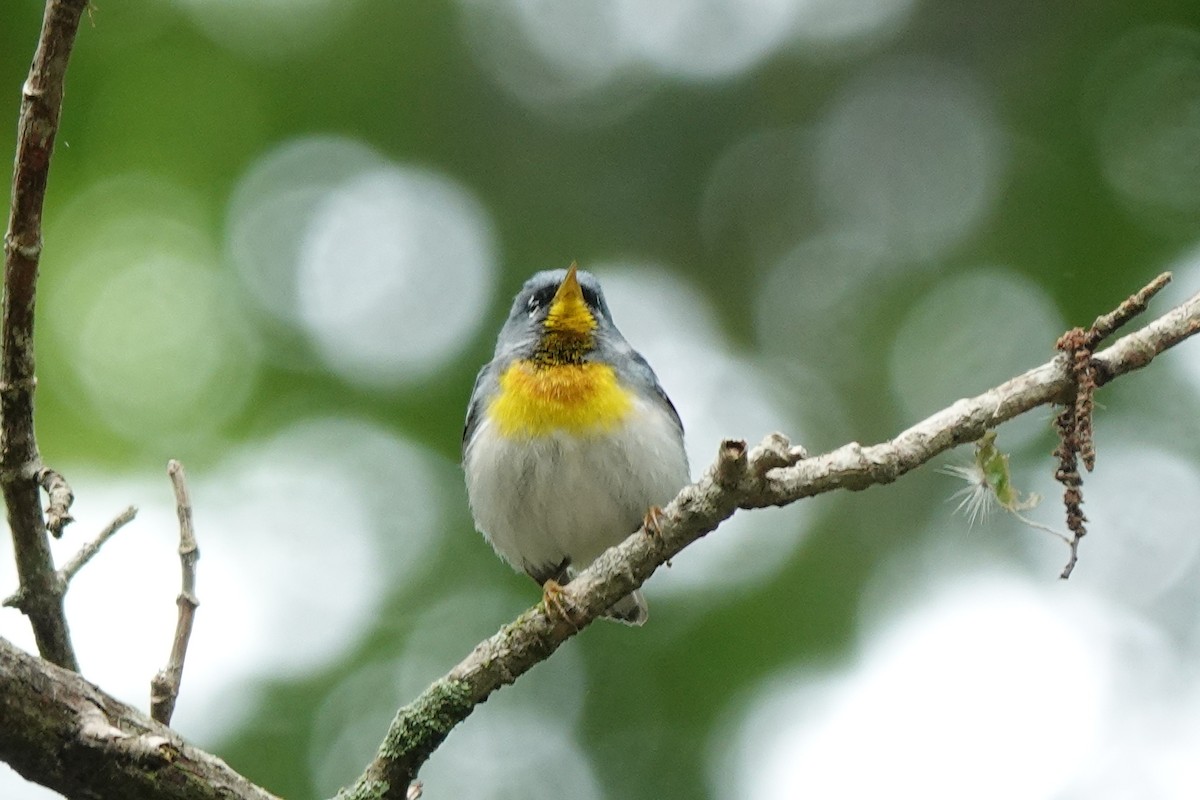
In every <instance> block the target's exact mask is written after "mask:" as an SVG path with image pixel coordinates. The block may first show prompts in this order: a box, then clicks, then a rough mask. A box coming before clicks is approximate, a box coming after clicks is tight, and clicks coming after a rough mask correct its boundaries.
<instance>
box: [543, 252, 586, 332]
mask: <svg viewBox="0 0 1200 800" xmlns="http://www.w3.org/2000/svg"><path fill="white" fill-rule="evenodd" d="M578 269H579V268H578V266H577V265H576V264H575V263H574V262H571V267H570V269H568V270H567V277H565V278H563V282H562V283H561V284H559V286H558V291H557V292H555V293H554V299H553V300H551V301H550V312H549V313H548V314H547V315H546V330H548V331H550V332H552V333H566V334H570V333H574V334H587V333H590V332H592V331H593V330H595V328H596V319H595V317H593V316H592V312H591V310H590V309H589V308H588V307H587V303H585V302H584V300H583V289H582V288H580V286H579V277H578V276H577V275H576V274H575V273H576V272H577V271H578Z"/></svg>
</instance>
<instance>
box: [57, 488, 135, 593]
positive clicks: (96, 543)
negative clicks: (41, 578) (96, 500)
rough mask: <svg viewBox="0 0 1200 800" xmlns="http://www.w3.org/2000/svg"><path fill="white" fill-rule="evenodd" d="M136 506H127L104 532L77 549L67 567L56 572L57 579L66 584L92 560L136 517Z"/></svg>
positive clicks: (105, 527) (106, 526)
mask: <svg viewBox="0 0 1200 800" xmlns="http://www.w3.org/2000/svg"><path fill="white" fill-rule="evenodd" d="M137 512H138V510H137V506H129V507H128V508H126V509H125V510H124V511H122V512H121V513H120V514H117V516H115V517H114V518H113V521H112V522H110V523H108V524H107V525H105V526H104V530H102V531H100V533H99V534H97V535H96V538H95V539H92V540H91V541H90V542H88V543H87V544H85V545H84V546H83V547H81V548H79V552H78V553H76V554H75V556H74V557H73V558H72V559H71V560H70V561H68V562H67V565H66V566H65V567H63V568H62V569H60V570H59V571H58V575H59V579H60V580H61V581H62V582H63V583H64V584H68V583H70V582H71V579H72V578H74V577H75V574H76V573H77V572H79V570H81V569H83V565H84V564H86V563H87V562H89V561H91V560H92V557H93V556H95V555H96V553H99V552H100V548H101V547H103V546H104V543H105V542H107V541H108V540H109V539H111V538H112V536H113V534H114V533H116V532H117V531H119V530H121V528H123V527H125V526H126V525H128V524H129V523H130V522H132V521H133V518H134V517H136V516H137Z"/></svg>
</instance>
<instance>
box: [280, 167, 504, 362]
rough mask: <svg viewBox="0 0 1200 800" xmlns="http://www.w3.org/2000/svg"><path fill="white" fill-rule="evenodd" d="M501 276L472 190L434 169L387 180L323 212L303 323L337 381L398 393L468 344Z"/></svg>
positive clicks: (354, 184)
mask: <svg viewBox="0 0 1200 800" xmlns="http://www.w3.org/2000/svg"><path fill="white" fill-rule="evenodd" d="M495 269H496V265H495V243H494V241H493V238H492V231H491V224H490V221H489V219H488V216H487V213H486V212H485V211H484V209H483V207H482V206H480V205H479V203H478V202H476V201H475V199H474V198H473V197H472V196H471V195H470V194H468V193H467V192H466V191H465V190H464V189H463V188H461V187H460V186H458V185H457V184H455V183H454V182H452V181H450V180H449V179H447V178H445V177H443V176H441V175H438V174H435V173H432V172H427V171H424V170H419V169H413V168H398V167H396V168H390V169H382V170H378V171H376V172H372V173H369V174H367V175H363V176H362V177H359V178H357V179H353V180H351V181H349V182H348V183H346V184H344V185H342V186H339V187H338V188H337V189H334V190H333V191H332V192H330V193H329V194H328V195H326V197H325V198H324V200H323V201H322V202H321V204H320V205H319V206H318V207H317V210H316V213H315V215H314V218H313V219H312V222H311V225H310V227H309V229H308V231H307V234H306V236H305V239H304V246H303V249H302V251H301V254H300V264H299V266H298V281H299V287H298V288H299V297H298V300H299V311H300V319H301V321H302V323H303V325H304V326H305V327H306V328H307V330H308V331H309V333H310V335H311V336H312V338H313V340H314V342H315V344H316V346H317V349H318V352H319V353H320V354H321V356H322V357H323V358H324V360H325V362H326V364H327V365H328V366H329V368H330V369H332V370H333V371H334V372H337V373H339V374H341V375H342V376H344V377H346V378H347V379H349V380H353V381H356V382H362V383H365V384H374V385H385V386H386V385H394V384H396V383H399V382H402V381H404V380H406V379H414V378H421V377H425V376H426V375H428V374H429V373H431V372H433V371H435V370H437V369H438V368H440V367H441V366H442V364H443V363H444V362H445V361H446V360H447V359H449V358H451V357H452V356H454V355H456V354H457V353H458V351H459V350H461V349H462V348H463V347H464V346H465V345H466V343H467V340H468V339H469V337H470V336H471V335H473V334H474V333H475V330H476V328H477V327H478V325H479V322H480V320H481V319H482V317H483V313H482V312H483V309H484V307H485V306H486V305H487V303H488V301H489V300H490V299H491V296H492V289H493V283H494V280H495Z"/></svg>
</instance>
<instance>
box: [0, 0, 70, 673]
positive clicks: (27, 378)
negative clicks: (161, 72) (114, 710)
mask: <svg viewBox="0 0 1200 800" xmlns="http://www.w3.org/2000/svg"><path fill="white" fill-rule="evenodd" d="M86 5H87V0H49V2H47V3H46V14H45V17H44V18H43V20H42V31H41V35H40V37H39V38H38V45H37V50H36V52H35V53H34V56H33V65H32V66H31V67H30V69H29V77H28V79H26V81H25V85H24V87H23V89H22V97H21V115H20V120H19V122H18V123H17V155H16V163H15V166H14V169H13V181H12V208H11V211H10V214H9V220H8V232H7V233H6V234H5V236H4V310H3V319H2V321H0V347H2V350H3V352H2V353H0V417H2V419H3V424H2V425H0V489H2V490H3V493H4V502H5V504H6V506H7V507H8V526H9V529H10V530H11V531H12V537H13V549H14V550H15V551H16V557H17V574H18V575H19V576H20V580H21V586H20V589H19V591H18V594H19V596H20V598H21V603H20V606H19V607H20V609H21V610H22V611H23V612H24V613H25V614H26V615H27V616H28V617H29V621H30V624H31V625H32V626H33V633H34V638H35V639H36V641H37V646H38V651H39V652H40V653H41V654H42V655H43V656H44V657H45V658H47V659H48V660H50V661H52V662H54V663H55V664H58V665H60V666H63V667H66V668H68V669H72V670H78V669H79V664H78V662H77V661H76V659H75V650H74V648H73V647H72V646H71V636H70V633H69V631H68V629H67V619H66V616H65V615H64V614H63V602H62V600H63V592H64V591H65V586H64V585H63V584H62V582H61V581H59V580H58V577H57V573H56V572H55V570H54V561H53V559H52V558H51V555H50V544H49V541H48V539H47V536H46V521H45V519H44V517H43V516H42V505H41V496H40V493H39V489H40V487H39V482H38V479H39V475H40V474H41V470H42V463H41V457H40V455H39V454H38V448H37V439H36V438H35V435H34V427H33V391H34V386H35V385H36V380H35V378H34V359H33V320H34V304H35V299H36V287H37V272H38V262H39V260H40V258H41V254H42V205H43V201H44V200H45V196H46V181H47V178H48V175H49V170H50V155H51V153H52V152H53V150H54V136H55V134H56V133H57V131H58V117H59V112H60V110H61V108H62V95H63V79H64V76H65V75H66V71H67V61H68V59H69V58H70V55H71V47H72V45H73V44H74V42H75V32H76V30H77V29H78V28H79V17H80V15H81V14H82V13H83V9H84V7H85V6H86ZM62 485H63V486H65V485H66V484H65V483H63V484H62ZM63 499H64V497H63V495H62V494H61V493H60V494H58V495H57V497H52V500H51V502H52V507H55V508H56V509H60V510H61V511H62V513H64V514H65V511H66V509H65V507H62V500H63ZM56 500H57V501H58V505H55V501H56ZM58 519H59V518H58V517H57V516H56V525H57V529H58V530H59V531H61V529H62V524H65V520H63V521H61V522H57V520H58Z"/></svg>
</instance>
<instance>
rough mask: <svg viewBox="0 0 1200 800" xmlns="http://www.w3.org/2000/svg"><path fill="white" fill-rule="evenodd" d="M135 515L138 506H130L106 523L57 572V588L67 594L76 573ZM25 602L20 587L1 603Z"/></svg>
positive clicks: (16, 603)
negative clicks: (94, 536) (93, 537)
mask: <svg viewBox="0 0 1200 800" xmlns="http://www.w3.org/2000/svg"><path fill="white" fill-rule="evenodd" d="M135 516H137V506H129V507H128V508H126V509H125V510H124V511H122V512H121V513H120V514H118V515H117V516H116V517H114V518H113V521H112V522H110V523H108V524H107V525H105V526H104V529H103V530H101V531H100V533H98V534H97V535H96V538H95V539H92V540H91V541H90V542H88V543H87V544H85V545H84V546H83V547H81V548H79V552H77V553H76V554H75V555H74V556H73V557H72V558H71V560H70V561H68V562H67V565H66V566H65V567H63V568H62V569H60V570H58V572H57V573H56V577H57V587H58V589H57V590H58V591H60V592H61V593H62V594H66V591H67V589H68V588H69V586H70V583H71V580H72V579H73V578H74V577H75V575H76V573H78V572H79V570H81V569H83V567H84V565H85V564H87V563H88V562H89V561H91V560H92V558H93V557H94V556H95V555H96V553H99V552H100V548H101V547H103V546H104V543H105V542H107V541H108V540H109V539H111V538H112V536H113V534H114V533H116V532H117V531H119V530H121V528H123V527H124V526H125V525H127V524H129V522H130V521H131V520H132V519H133V518H134V517H135ZM24 602H25V594H24V592H23V590H21V589H18V590H17V591H16V592H14V593H13V594H11V595H9V596H8V597H6V598H4V601H3V602H0V605H4V606H10V607H12V608H21V606H22V604H23V603H24Z"/></svg>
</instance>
